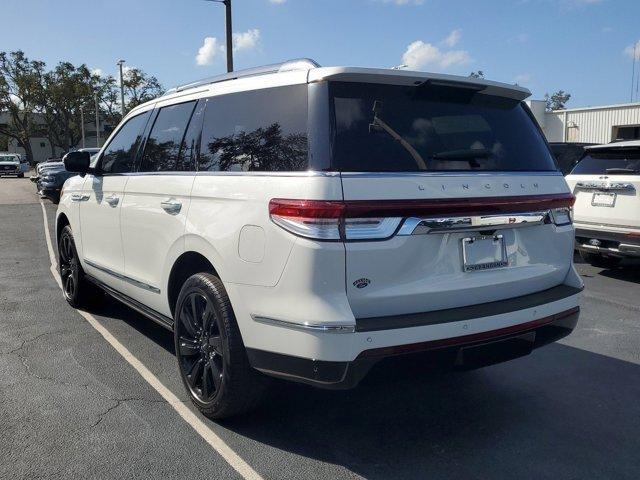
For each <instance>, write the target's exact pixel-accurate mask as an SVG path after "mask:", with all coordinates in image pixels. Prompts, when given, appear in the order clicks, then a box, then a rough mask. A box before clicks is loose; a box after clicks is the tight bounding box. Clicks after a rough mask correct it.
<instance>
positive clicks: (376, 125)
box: [369, 100, 427, 170]
mask: <svg viewBox="0 0 640 480" xmlns="http://www.w3.org/2000/svg"><path fill="white" fill-rule="evenodd" d="M381 113H382V102H381V101H380V100H374V102H373V122H371V123H370V124H369V132H373V131H383V132H386V133H388V134H389V135H390V136H391V138H393V139H394V140H395V141H397V142H398V143H399V144H400V145H402V147H403V148H404V149H405V150H406V151H407V152H409V154H410V155H411V156H412V157H413V159H414V160H415V162H416V164H417V165H418V168H419V169H420V170H426V169H427V163H426V162H425V161H424V159H423V158H422V156H421V155H420V154H419V153H418V151H417V150H416V149H415V148H413V146H412V145H411V144H410V143H409V142H407V141H406V140H405V139H404V138H403V137H402V135H400V134H399V133H398V132H396V131H395V130H394V129H393V128H392V127H391V126H390V125H388V124H387V123H386V122H385V121H384V120H382V119H381V118H380V114H381Z"/></svg>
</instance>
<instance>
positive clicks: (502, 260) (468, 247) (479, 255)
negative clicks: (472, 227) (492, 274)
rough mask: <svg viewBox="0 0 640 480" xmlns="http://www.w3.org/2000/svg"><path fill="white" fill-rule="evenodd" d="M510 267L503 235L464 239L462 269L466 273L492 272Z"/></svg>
mask: <svg viewBox="0 0 640 480" xmlns="http://www.w3.org/2000/svg"><path fill="white" fill-rule="evenodd" d="M508 265H509V262H508V261H507V249H506V248H505V245H504V238H503V237H502V235H491V236H484V235H483V236H478V237H467V238H463V239H462V269H463V270H464V271H465V272H474V271H477V270H490V269H492V268H501V267H506V266H508Z"/></svg>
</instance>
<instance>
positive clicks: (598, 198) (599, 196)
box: [591, 192, 616, 207]
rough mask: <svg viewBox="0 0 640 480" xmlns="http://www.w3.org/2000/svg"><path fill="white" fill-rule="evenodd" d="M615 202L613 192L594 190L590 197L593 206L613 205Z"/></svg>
mask: <svg viewBox="0 0 640 480" xmlns="http://www.w3.org/2000/svg"><path fill="white" fill-rule="evenodd" d="M615 204H616V194H615V193H600V192H595V193H594V194H593V197H592V198H591V205H593V206H594V207H613V206H614V205H615Z"/></svg>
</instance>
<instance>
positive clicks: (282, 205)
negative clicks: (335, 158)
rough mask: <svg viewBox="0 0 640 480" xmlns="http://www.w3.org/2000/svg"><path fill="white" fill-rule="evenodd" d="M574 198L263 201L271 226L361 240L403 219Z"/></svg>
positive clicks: (532, 206)
mask: <svg viewBox="0 0 640 480" xmlns="http://www.w3.org/2000/svg"><path fill="white" fill-rule="evenodd" d="M574 202H575V197H574V196H573V195H572V194H570V193H561V194H546V195H518V196H509V197H474V198H443V199H420V200H346V201H340V200H290V199H282V198H274V199H272V200H271V201H270V202H269V215H270V216H271V219H272V220H273V221H274V222H275V223H276V224H278V225H280V226H281V227H283V228H285V229H287V230H289V231H291V232H293V233H295V234H297V235H301V236H304V237H309V238H318V239H323V240H340V239H346V240H359V239H361V240H364V239H374V238H375V239H380V238H387V237H389V236H391V235H392V234H393V233H394V232H395V230H396V229H397V227H398V226H399V224H400V222H401V221H402V219H404V218H406V217H424V218H428V217H443V216H448V217H453V216H461V215H468V216H472V215H495V214H501V213H505V214H506V213H524V212H531V211H541V210H555V209H563V208H569V207H571V206H572V205H573V204H574ZM365 219H368V221H365Z"/></svg>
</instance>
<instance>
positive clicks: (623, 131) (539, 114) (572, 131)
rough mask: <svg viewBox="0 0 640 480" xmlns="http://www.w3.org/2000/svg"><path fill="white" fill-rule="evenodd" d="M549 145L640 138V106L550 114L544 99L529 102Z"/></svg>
mask: <svg viewBox="0 0 640 480" xmlns="http://www.w3.org/2000/svg"><path fill="white" fill-rule="evenodd" d="M527 104H528V105H529V108H531V111H532V112H533V114H534V115H535V117H536V119H537V120H538V123H540V126H541V127H542V130H543V131H544V133H545V135H546V137H547V140H549V142H580V143H609V142H612V141H614V140H639V139H640V103H624V104H620V105H607V106H603V107H585V108H568V109H566V110H554V111H552V112H546V111H545V106H546V103H545V102H544V100H529V101H527Z"/></svg>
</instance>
